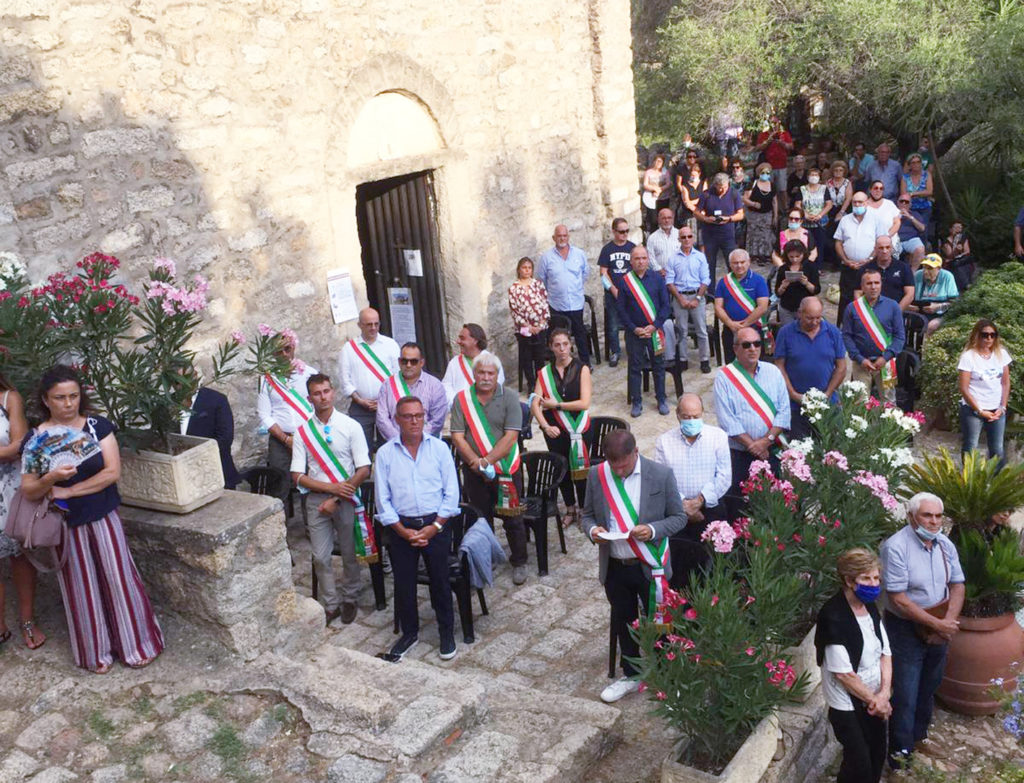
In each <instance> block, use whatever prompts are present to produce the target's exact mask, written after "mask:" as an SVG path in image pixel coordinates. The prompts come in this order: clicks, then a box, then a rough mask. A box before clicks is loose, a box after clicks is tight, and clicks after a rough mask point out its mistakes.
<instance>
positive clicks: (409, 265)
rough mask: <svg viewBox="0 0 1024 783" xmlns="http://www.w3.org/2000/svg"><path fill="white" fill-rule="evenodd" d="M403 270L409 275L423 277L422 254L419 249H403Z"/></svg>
mask: <svg viewBox="0 0 1024 783" xmlns="http://www.w3.org/2000/svg"><path fill="white" fill-rule="evenodd" d="M402 255H403V256H404V257H405V271H406V274H407V275H408V276H409V277H423V254H422V253H420V251H419V249H418V248H417V249H414V250H403V251H402Z"/></svg>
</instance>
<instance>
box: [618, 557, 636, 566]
mask: <svg viewBox="0 0 1024 783" xmlns="http://www.w3.org/2000/svg"><path fill="white" fill-rule="evenodd" d="M611 560H612V562H613V563H620V564H621V565H624V566H635V565H640V558H639V557H613V558H612V559H611Z"/></svg>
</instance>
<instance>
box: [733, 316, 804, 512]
mask: <svg viewBox="0 0 1024 783" xmlns="http://www.w3.org/2000/svg"><path fill="white" fill-rule="evenodd" d="M736 344H737V346H738V350H737V353H736V360H735V361H733V362H732V363H730V364H727V365H725V366H724V367H722V368H721V369H720V370H719V371H718V375H716V376H715V413H716V414H717V415H718V426H719V427H721V428H722V429H723V430H725V434H726V435H728V436H729V456H730V458H731V460H732V490H731V491H732V494H733V495H738V494H739V491H740V484H741V483H742V482H744V481H746V480H747V478H748V477H749V474H750V466H751V464H753V462H754V461H755V460H767V461H768V462H771V463H772V465H773V466H774V467H775V468H777V467H778V459H777V458H776V456H775V451H776V450H777V447H778V446H780V445H782V444H781V442H780V437H781V436H782V434H783V433H784V432H785V431H786V430H788V429H789V425H790V420H791V417H790V411H789V392H788V391H787V390H786V381H785V379H784V378H783V377H782V373H781V372H779V368H778V367H776V366H775V365H774V364H771V363H770V362H762V361H760V358H761V345H762V338H761V332H760V330H759V329H754V328H753V327H751V326H744V327H743V328H742V329H740V330H739V331H738V332H737V333H736Z"/></svg>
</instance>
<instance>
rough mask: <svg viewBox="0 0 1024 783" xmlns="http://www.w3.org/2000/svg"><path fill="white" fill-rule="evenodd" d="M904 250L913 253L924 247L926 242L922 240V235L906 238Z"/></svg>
mask: <svg viewBox="0 0 1024 783" xmlns="http://www.w3.org/2000/svg"><path fill="white" fill-rule="evenodd" d="M902 242H903V251H904V252H905V253H913V252H914V251H915V250H921V249H923V248H924V242H922V241H921V238H920V237H911V238H910V239H904V240H902Z"/></svg>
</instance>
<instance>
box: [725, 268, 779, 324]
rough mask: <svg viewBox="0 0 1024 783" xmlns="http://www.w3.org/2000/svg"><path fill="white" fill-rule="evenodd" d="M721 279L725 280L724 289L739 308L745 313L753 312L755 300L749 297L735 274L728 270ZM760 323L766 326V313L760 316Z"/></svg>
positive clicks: (755, 304) (755, 305)
mask: <svg viewBox="0 0 1024 783" xmlns="http://www.w3.org/2000/svg"><path fill="white" fill-rule="evenodd" d="M748 274H749V272H748ZM722 280H723V281H724V282H725V290H726V291H728V292H729V296H731V297H732V298H733V300H734V301H735V302H736V304H738V305H739V306H740V309H742V310H743V312H744V313H746V314H747V315H750V314H751V313H752V312H754V308H755V307H757V302H755V301H754V300H753V299H752V298H751V296H750V294H748V293H747V290H746V289H745V288H744V287H743V286H742V285H740V281H739V280H737V279H736V275H734V274H733V273H732V272H730V273H729V274H727V275H726V276H725V277H724V278H722ZM761 324H762V326H763V327H767V326H768V314H767V313H765V314H764V315H762V316H761Z"/></svg>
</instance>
